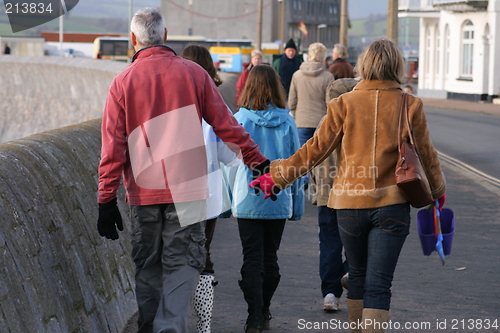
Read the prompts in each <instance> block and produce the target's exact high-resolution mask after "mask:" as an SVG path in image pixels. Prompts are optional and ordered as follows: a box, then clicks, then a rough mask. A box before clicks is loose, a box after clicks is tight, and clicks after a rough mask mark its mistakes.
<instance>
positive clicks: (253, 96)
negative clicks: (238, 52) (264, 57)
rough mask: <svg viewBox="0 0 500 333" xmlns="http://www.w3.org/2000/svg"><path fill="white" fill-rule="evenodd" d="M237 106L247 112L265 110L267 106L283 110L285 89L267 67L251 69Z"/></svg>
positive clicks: (276, 74)
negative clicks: (247, 110)
mask: <svg viewBox="0 0 500 333" xmlns="http://www.w3.org/2000/svg"><path fill="white" fill-rule="evenodd" d="M237 105H238V107H239V108H240V107H244V108H246V109H249V110H266V109H267V108H268V107H269V105H273V106H275V107H278V108H282V109H284V108H285V107H286V104H285V89H284V88H283V85H282V84H281V81H280V78H279V76H278V73H276V71H275V70H274V69H273V68H272V67H271V66H268V65H258V66H255V67H254V68H252V70H251V71H250V72H249V73H248V79H247V81H246V83H245V87H244V88H243V91H242V93H241V95H240V98H238V102H237Z"/></svg>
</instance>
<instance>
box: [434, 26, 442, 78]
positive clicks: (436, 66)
mask: <svg viewBox="0 0 500 333" xmlns="http://www.w3.org/2000/svg"><path fill="white" fill-rule="evenodd" d="M440 49H441V35H440V32H439V26H438V25H437V24H436V48H435V50H436V54H435V59H434V63H435V67H434V69H435V71H436V74H438V75H439V72H440V66H439V61H440V60H439V58H440V52H439V51H440Z"/></svg>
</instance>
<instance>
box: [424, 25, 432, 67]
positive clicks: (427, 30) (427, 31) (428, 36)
mask: <svg viewBox="0 0 500 333" xmlns="http://www.w3.org/2000/svg"><path fill="white" fill-rule="evenodd" d="M430 64H431V29H430V28H429V27H425V74H429V73H430V67H431V66H430Z"/></svg>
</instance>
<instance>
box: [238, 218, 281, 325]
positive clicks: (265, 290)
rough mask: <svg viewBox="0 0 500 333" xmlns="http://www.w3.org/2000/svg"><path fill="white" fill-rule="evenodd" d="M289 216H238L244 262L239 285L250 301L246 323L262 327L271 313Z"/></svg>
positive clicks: (248, 302)
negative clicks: (286, 217) (276, 218)
mask: <svg viewBox="0 0 500 333" xmlns="http://www.w3.org/2000/svg"><path fill="white" fill-rule="evenodd" d="M285 222H286V219H279V220H257V219H238V229H239V232H240V239H241V245H242V247H243V266H242V267H241V281H239V284H240V288H241V290H242V291H243V295H244V297H245V301H246V302H247V305H248V318H247V325H248V326H249V327H260V325H262V322H263V321H264V320H268V319H269V317H270V314H269V306H270V304H271V299H272V297H273V295H274V292H275V290H276V288H277V287H278V284H279V280H280V274H279V266H278V255H277V252H278V249H279V247H280V243H281V237H282V235H283V230H284V229H285Z"/></svg>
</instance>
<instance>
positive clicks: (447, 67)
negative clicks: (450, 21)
mask: <svg viewBox="0 0 500 333" xmlns="http://www.w3.org/2000/svg"><path fill="white" fill-rule="evenodd" d="M444 53H445V56H444V74H445V75H448V74H449V73H450V28H449V27H448V25H446V27H445V28H444Z"/></svg>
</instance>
